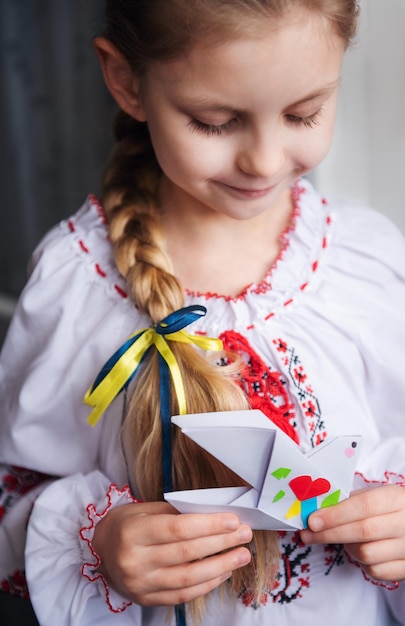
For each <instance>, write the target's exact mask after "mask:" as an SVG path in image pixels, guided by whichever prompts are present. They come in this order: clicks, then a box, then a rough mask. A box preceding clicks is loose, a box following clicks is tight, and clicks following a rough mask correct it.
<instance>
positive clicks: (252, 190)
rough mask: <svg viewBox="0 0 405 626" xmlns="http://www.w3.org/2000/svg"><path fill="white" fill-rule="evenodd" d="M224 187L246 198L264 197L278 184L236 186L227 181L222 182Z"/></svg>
mask: <svg viewBox="0 0 405 626" xmlns="http://www.w3.org/2000/svg"><path fill="white" fill-rule="evenodd" d="M220 184H221V185H222V186H223V187H225V188H226V189H228V190H229V191H231V193H233V194H235V195H237V196H239V197H241V196H242V197H244V198H252V199H254V198H263V197H264V196H266V195H267V194H269V193H270V192H271V191H273V189H274V188H275V187H276V185H270V186H269V187H247V188H246V187H235V186H234V185H229V184H227V183H220Z"/></svg>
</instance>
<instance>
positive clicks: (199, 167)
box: [152, 133, 227, 182]
mask: <svg viewBox="0 0 405 626" xmlns="http://www.w3.org/2000/svg"><path fill="white" fill-rule="evenodd" d="M152 142H153V145H154V149H155V154H156V157H157V159H158V161H159V164H160V166H161V168H162V170H163V171H164V172H165V174H166V176H167V177H168V178H169V179H170V180H172V181H173V182H176V181H180V180H181V179H182V180H188V181H189V182H191V181H192V180H196V179H199V180H204V179H207V178H210V177H212V176H214V175H216V174H218V172H219V171H221V170H222V169H223V168H224V162H227V159H226V158H225V155H224V150H223V149H222V148H221V144H220V143H219V142H215V140H214V139H213V138H205V137H200V136H199V135H198V134H197V133H190V134H189V135H185V136H184V135H183V136H182V137H179V136H173V135H172V136H170V137H169V136H167V137H164V136H162V135H159V136H157V137H156V138H154V137H153V136H152ZM213 144H214V146H213Z"/></svg>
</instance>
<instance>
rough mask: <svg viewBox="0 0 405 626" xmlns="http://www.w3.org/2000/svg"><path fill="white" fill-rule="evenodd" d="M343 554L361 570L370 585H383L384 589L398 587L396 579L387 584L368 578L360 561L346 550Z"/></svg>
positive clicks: (389, 589) (391, 589) (390, 589)
mask: <svg viewBox="0 0 405 626" xmlns="http://www.w3.org/2000/svg"><path fill="white" fill-rule="evenodd" d="M345 554H346V557H347V560H348V561H349V563H351V564H352V565H355V566H356V567H358V568H359V569H360V570H361V573H362V574H363V578H364V580H366V581H367V582H369V583H371V584H372V585H375V586H376V587H383V588H384V589H387V590H388V591H396V589H398V587H399V582H398V581H396V580H393V581H392V583H391V584H390V585H389V584H388V583H385V582H382V581H381V580H374V579H373V578H370V577H369V576H367V574H366V572H365V571H364V570H363V568H362V567H361V565H360V563H358V562H357V561H355V560H354V559H352V558H351V557H350V555H349V554H348V553H347V552H345Z"/></svg>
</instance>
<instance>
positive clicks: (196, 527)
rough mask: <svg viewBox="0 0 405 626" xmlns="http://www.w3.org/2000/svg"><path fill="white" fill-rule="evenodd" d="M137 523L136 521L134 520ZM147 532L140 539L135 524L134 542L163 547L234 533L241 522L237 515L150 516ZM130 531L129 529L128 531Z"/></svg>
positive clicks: (133, 530)
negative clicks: (163, 545)
mask: <svg viewBox="0 0 405 626" xmlns="http://www.w3.org/2000/svg"><path fill="white" fill-rule="evenodd" d="M134 522H135V520H134ZM146 526H147V532H146V533H145V534H144V536H142V537H140V535H139V527H138V526H137V525H136V524H135V523H134V525H133V529H132V532H133V534H134V540H135V541H136V543H138V544H139V542H140V541H141V542H142V543H143V545H162V544H168V543H176V542H180V541H187V540H191V539H196V538H198V537H208V536H210V535H223V534H226V533H231V532H234V531H235V530H236V529H238V528H239V526H240V522H239V519H238V518H237V516H236V515H233V514H228V513H210V514H191V513H190V514H183V515H150V516H149V518H148V520H147V524H146ZM127 530H129V529H127Z"/></svg>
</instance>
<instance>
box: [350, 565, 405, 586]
mask: <svg viewBox="0 0 405 626" xmlns="http://www.w3.org/2000/svg"><path fill="white" fill-rule="evenodd" d="M361 569H362V570H363V571H364V572H365V573H366V574H367V575H368V576H370V577H371V578H374V579H375V580H380V581H382V582H386V583H388V584H390V585H397V583H398V582H400V581H403V580H405V561H391V562H390V563H379V564H378V565H371V566H368V565H362V566H361Z"/></svg>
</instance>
